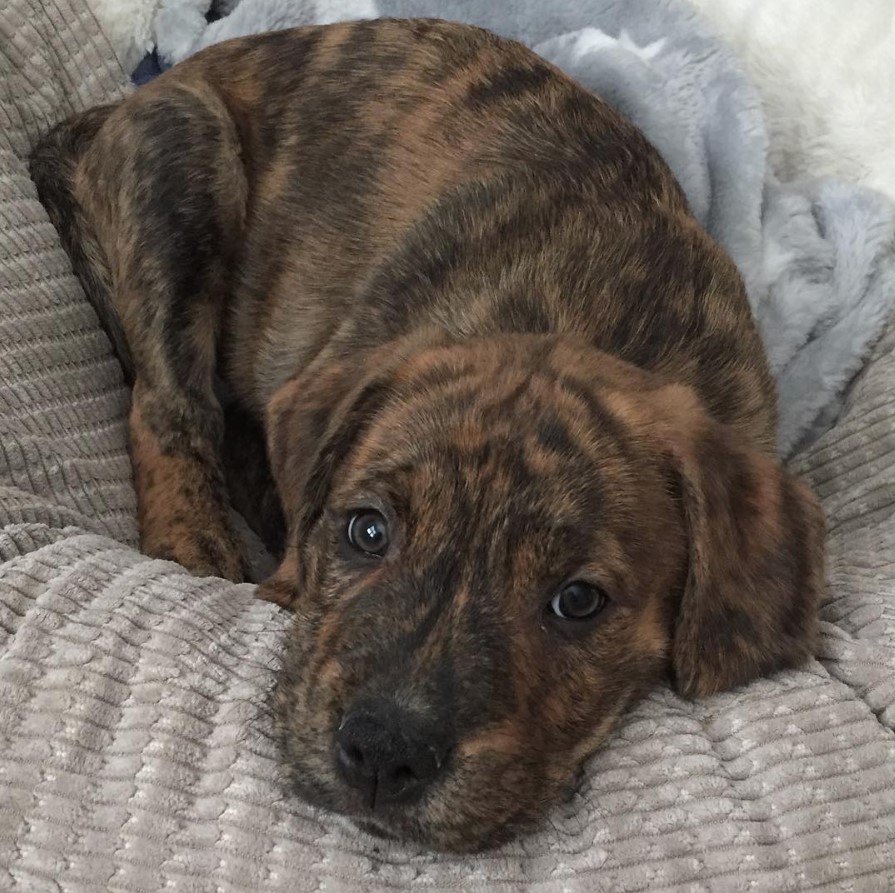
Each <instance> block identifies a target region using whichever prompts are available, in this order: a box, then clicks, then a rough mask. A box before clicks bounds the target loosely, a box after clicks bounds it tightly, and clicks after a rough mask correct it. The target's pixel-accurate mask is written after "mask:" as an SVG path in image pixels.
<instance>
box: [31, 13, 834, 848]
mask: <svg viewBox="0 0 895 893" xmlns="http://www.w3.org/2000/svg"><path fill="white" fill-rule="evenodd" d="M32 170H33V173H34V177H35V180H36V182H37V184H38V188H39V192H40V195H41V197H42V199H43V200H44V202H45V203H46V205H47V207H48V208H49V211H50V213H51V215H52V218H53V220H54V222H55V224H56V226H57V227H58V228H59V230H60V232H61V233H62V236H63V238H64V240H65V242H66V245H67V248H68V250H69V252H70V254H71V256H72V259H73V262H74V264H75V267H76V269H77V272H78V274H79V275H80V277H81V278H82V280H83V282H84V284H85V285H86V287H87V290H88V292H89V293H90V294H91V296H92V298H93V301H94V303H95V305H96V306H97V308H98V310H99V312H100V313H101V314H102V316H103V317H104V320H105V324H106V326H107V328H108V330H109V332H110V334H111V336H112V338H113V340H114V341H115V343H116V345H117V347H118V350H119V353H120V355H121V356H122V357H123V358H124V359H125V361H126V362H127V363H128V368H129V369H130V371H131V373H132V376H133V408H132V411H131V418H130V426H131V448H132V454H133V462H134V469H135V479H136V486H137V493H138V499H139V511H140V524H141V529H142V537H143V545H144V548H145V550H146V552H148V553H149V554H151V555H157V556H164V557H167V558H172V559H175V560H176V561H179V562H181V563H182V564H184V565H185V566H186V567H188V568H190V569H191V570H193V571H194V572H196V573H200V574H220V575H222V576H224V577H228V578H230V579H231V580H240V579H242V578H243V576H244V573H245V571H244V565H243V559H242V557H241V555H240V548H239V545H238V544H237V541H236V540H235V538H234V536H233V533H232V532H231V530H230V528H229V527H228V525H227V519H226V511H225V509H226V504H227V498H228V497H227V487H226V479H227V477H228V474H227V471H226V469H227V467H228V465H229V466H231V467H233V468H235V471H236V473H235V474H231V475H230V478H231V481H232V486H231V490H232V493H233V495H234V498H235V499H236V500H237V502H238V503H239V507H240V508H241V510H242V511H243V512H244V513H245V514H246V515H247V516H248V517H249V518H250V519H251V520H252V522H253V523H254V524H255V526H256V527H257V528H258V529H259V530H260V531H261V532H262V533H264V534H265V535H266V536H267V539H268V541H269V542H271V543H272V544H273V545H274V547H275V548H276V547H278V548H280V549H281V557H282V564H281V566H280V568H279V570H278V571H277V572H276V573H275V575H274V576H273V577H272V578H271V579H269V580H268V581H266V582H265V583H264V584H263V585H262V586H261V588H260V590H259V594H260V595H263V596H265V597H267V598H269V599H273V600H274V601H276V602H278V603H279V604H281V605H283V606H286V607H289V608H291V609H292V610H294V612H295V615H296V616H295V626H294V630H293V633H292V635H291V637H290V639H289V642H288V646H287V651H286V657H285V666H284V669H283V671H282V677H281V681H280V684H279V688H278V693H277V697H276V712H277V716H278V722H279V725H280V728H281V730H282V735H283V743H284V748H285V755H286V759H287V760H288V763H289V765H290V766H291V768H292V770H293V777H294V779H295V784H296V786H297V788H298V789H299V790H300V791H302V792H303V793H304V794H305V795H306V796H308V797H309V798H311V799H312V800H314V801H316V802H318V803H322V804H325V805H327V806H329V807H331V808H333V809H336V810H339V811H341V812H343V813H346V814H348V815H350V816H353V817H354V818H355V819H356V820H358V821H359V822H362V823H366V824H368V825H370V826H372V827H374V828H376V829H378V830H379V831H380V832H382V833H386V834H392V835H398V836H407V837H413V838H416V839H419V840H423V841H425V842H427V843H428V844H430V845H433V846H436V847H440V848H449V849H475V848H479V847H483V846H487V845H491V844H494V843H497V842H499V841H501V840H503V839H505V838H506V837H507V836H508V835H510V834H512V833H514V832H516V831H517V830H518V829H520V828H522V827H525V826H527V825H528V824H529V823H530V822H531V821H532V820H533V819H536V818H537V817H538V816H540V815H542V814H543V813H544V811H545V810H546V809H547V808H548V807H549V805H550V804H551V803H552V802H553V801H554V800H555V799H556V798H557V797H559V796H560V795H561V794H562V793H563V792H564V791H565V790H566V789H567V787H568V785H569V784H570V780H571V779H573V777H574V775H575V773H576V769H577V768H578V767H580V765H581V763H582V761H583V760H584V759H585V758H586V757H588V756H589V755H590V754H592V753H593V752H594V750H595V749H596V748H597V747H598V746H599V745H600V744H601V742H603V741H604V740H605V739H606V737H607V735H608V734H609V732H610V730H611V729H612V727H613V725H614V724H615V723H616V721H617V720H618V718H619V716H620V714H622V712H623V711H624V710H625V709H626V708H627V707H628V706H629V705H630V704H631V703H632V702H634V701H635V699H637V698H638V697H640V696H641V695H642V694H643V693H644V692H645V691H646V690H647V689H649V687H650V686H652V685H654V684H655V683H656V682H657V681H658V680H660V679H661V678H663V677H664V676H667V675H670V676H671V678H672V679H673V680H674V683H675V684H676V686H677V689H678V690H679V691H680V692H682V693H683V694H685V695H687V696H703V695H710V694H712V693H713V692H719V691H722V690H725V689H729V688H731V687H733V686H738V685H742V684H744V683H747V682H749V681H750V680H751V679H754V678H755V677H757V676H759V675H760V674H764V673H771V672H773V671H775V670H777V669H779V668H781V667H789V666H793V665H796V664H799V663H800V662H801V661H803V660H804V659H805V658H806V657H807V656H808V655H809V654H810V652H811V649H812V643H813V637H814V634H815V607H816V603H817V600H818V596H819V593H820V592H821V589H822V585H823V579H822V539H823V521H822V516H821V513H820V510H819V508H818V506H817V504H816V502H815V500H814V499H813V498H812V496H811V495H810V494H809V492H808V490H807V489H806V488H805V487H804V486H803V485H802V484H801V483H799V482H798V481H797V480H796V479H795V478H793V477H792V476H790V475H789V474H788V473H786V472H785V471H784V470H783V469H781V467H780V466H779V465H778V463H777V462H776V460H775V456H774V428H775V399H774V388H773V383H772V380H771V377H770V375H769V372H768V366H767V362H766V358H765V356H764V354H763V352H762V347H761V344H760V343H759V339H758V336H757V334H756V330H755V326H754V323H753V320H752V318H751V316H750V312H749V306H748V303H747V300H746V296H745V293H744V289H743V284H742V282H741V280H740V277H739V276H738V274H737V271H736V269H735V268H734V266H733V265H732V263H731V261H730V260H729V259H728V257H726V256H725V254H724V253H723V251H721V250H720V249H719V248H718V246H717V245H715V244H714V243H713V242H712V240H711V239H710V238H709V237H708V236H707V235H706V234H705V233H704V232H703V231H702V230H701V229H700V228H699V226H698V225H697V224H696V222H695V221H694V219H693V217H692V216H691V215H690V213H689V211H688V209H687V205H686V202H685V199H684V196H683V195H682V193H681V190H680V188H679V186H678V184H677V183H676V182H675V180H674V178H673V176H672V175H671V173H670V172H669V170H668V168H667V167H666V166H665V164H664V163H663V162H662V160H661V159H660V158H659V156H658V155H657V153H656V152H655V151H654V150H653V148H652V147H651V146H650V145H649V143H648V142H647V141H646V140H645V139H644V137H643V136H642V135H641V134H640V133H639V132H638V131H637V130H636V129H635V128H634V127H633V126H632V125H631V124H629V123H627V122H626V121H624V120H623V119H622V118H620V117H619V116H618V115H617V114H615V113H614V112H613V111H612V110H611V109H610V108H609V107H608V106H607V105H606V104H605V103H604V102H602V101H601V100H600V99H598V98H597V97H595V96H593V95H590V94H589V93H587V92H585V91H584V90H583V89H582V88H581V87H580V86H578V85H577V84H575V83H574V82H573V81H572V80H570V79H569V78H568V77H566V76H565V75H563V74H562V73H561V72H559V71H558V70H556V69H555V68H553V67H552V66H550V65H549V64H547V63H546V62H544V61H543V60H541V59H540V58H538V57H537V56H535V55H534V54H533V53H531V52H530V51H528V50H527V49H525V48H524V47H522V46H521V45H519V44H516V43H513V42H510V41H507V40H502V39H499V38H497V37H495V36H494V35H492V34H489V33H487V32H485V31H481V30H478V29H475V28H471V27H465V26H461V25H456V24H447V23H444V22H439V21H428V20H426V21H422V20H415V21H372V22H362V23H352V24H341V25H333V26H326V27H314V28H304V29H299V30H292V31H284V32H281V33H275V34H266V35H261V36H256V37H249V38H246V39H240V40H236V41H232V42H229V43H225V44H221V45H219V46H216V47H213V48H211V49H208V50H206V51H204V52H202V53H200V54H198V55H196V56H195V57H194V58H192V59H190V60H189V61H187V62H184V63H182V64H180V65H178V66H176V67H175V68H174V69H172V70H171V71H169V72H167V73H166V74H164V75H163V76H162V77H160V78H158V79H157V80H156V81H154V82H153V83H151V84H149V85H148V86H145V87H143V88H141V89H140V90H138V91H137V92H136V93H135V94H134V95H132V96H131V97H129V98H128V99H126V100H125V101H123V102H122V103H120V104H119V105H117V106H114V107H107V108H101V109H96V110H93V111H91V112H88V113H86V114H83V115H81V116H79V117H77V118H75V119H74V120H72V121H70V122H68V123H66V124H64V125H62V126H60V127H59V128H57V129H56V130H55V131H53V132H52V133H51V134H50V135H49V136H48V137H47V138H46V139H45V140H44V142H43V143H42V145H41V146H39V147H38V149H37V151H36V153H35V155H34V158H33V165H32ZM216 376H218V377H219V378H220V379H222V380H223V382H224V384H225V385H226V388H227V391H228V393H229V395H230V398H231V403H230V408H229V409H228V411H227V412H226V413H225V412H224V410H223V409H222V405H221V402H220V400H219V399H218V397H216V387H215V380H216ZM262 425H263V438H264V441H266V448H267V453H268V456H269V468H268V464H267V462H266V461H265V459H264V444H263V443H262V439H261V438H262V434H261V426H262ZM274 482H275V483H274ZM274 487H275V489H274ZM280 507H282V514H281V513H280Z"/></svg>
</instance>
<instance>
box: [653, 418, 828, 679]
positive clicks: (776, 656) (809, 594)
mask: <svg viewBox="0 0 895 893" xmlns="http://www.w3.org/2000/svg"><path fill="white" fill-rule="evenodd" d="M686 416H687V417H686V418H685V419H684V420H683V421H682V420H680V419H678V423H677V425H676V426H675V430H674V431H673V432H669V434H668V437H667V440H666V443H669V444H670V455H671V458H672V464H673V466H674V467H675V469H676V472H677V476H678V480H679V483H680V492H681V501H682V507H683V515H684V519H685V524H686V528H687V536H688V541H689V570H688V574H687V580H686V583H685V587H684V591H683V593H682V595H681V601H680V606H679V609H678V612H677V616H676V619H675V626H674V633H673V642H672V652H671V656H672V668H673V673H674V678H675V683H676V687H677V689H678V690H679V691H680V692H681V693H682V694H684V695H686V696H705V695H710V694H713V693H716V692H720V691H725V690H727V689H730V688H734V687H736V686H738V685H743V684H745V683H747V682H749V681H751V680H753V679H755V678H757V677H759V676H762V675H765V674H768V673H772V672H774V671H776V670H779V669H782V668H784V667H790V666H796V665H798V664H800V663H802V662H803V661H804V660H805V659H806V658H808V657H809V656H810V654H811V653H812V649H813V646H814V640H815V636H816V627H817V620H816V611H817V607H818V602H819V600H820V597H821V593H822V590H823V586H824V563H823V540H824V520H823V514H822V512H821V509H820V506H819V505H818V503H817V501H816V500H815V498H814V496H813V495H812V494H811V492H810V491H809V490H808V488H807V487H806V486H805V485H804V484H803V483H802V482H801V481H799V480H798V479H797V478H796V477H794V476H793V475H791V474H789V473H788V472H787V471H785V470H784V469H783V468H782V467H781V466H780V464H779V463H778V462H777V461H776V460H775V459H774V458H772V457H770V456H768V455H765V454H764V453H761V452H759V451H758V450H757V449H754V448H751V447H746V446H744V445H742V443H741V442H740V438H738V437H737V436H736V434H735V432H734V431H733V430H732V429H731V428H729V427H727V426H725V425H722V424H719V423H717V422H715V421H713V420H712V419H711V418H710V417H709V416H708V415H707V414H706V413H704V412H698V413H693V412H689V413H687V414H686Z"/></svg>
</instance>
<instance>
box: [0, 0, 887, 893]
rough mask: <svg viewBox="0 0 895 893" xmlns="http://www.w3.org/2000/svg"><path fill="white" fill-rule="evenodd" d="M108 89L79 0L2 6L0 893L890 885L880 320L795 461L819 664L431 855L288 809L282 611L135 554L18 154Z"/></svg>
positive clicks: (118, 440)
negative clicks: (822, 560) (495, 830)
mask: <svg viewBox="0 0 895 893" xmlns="http://www.w3.org/2000/svg"><path fill="white" fill-rule="evenodd" d="M125 82H126V78H125V76H124V74H123V72H121V71H119V70H117V66H116V64H115V62H114V56H113V54H112V52H111V50H110V49H109V48H108V46H107V45H106V42H105V41H104V39H103V38H102V36H101V35H100V33H99V31H98V29H97V27H96V25H95V22H94V21H93V19H92V17H91V16H90V14H89V12H88V11H87V7H86V6H85V5H83V3H82V2H80V0H59V2H50V0H45V2H41V0H5V3H4V5H3V7H2V9H0V889H3V890H22V891H25V890H27V891H40V890H48V891H49V890H59V889H62V890H71V891H106V890H133V891H146V890H160V889H172V890H184V891H192V890H201V891H205V890H209V891H211V890H245V891H256V890H289V891H296V890H309V891H312V890H313V891H330V893H332V891H356V890H359V889H370V890H381V889H395V888H397V889H404V888H407V887H410V886H411V884H413V885H414V886H419V887H420V888H427V889H433V890H445V889H458V890H471V889H495V888H496V889H503V890H517V889H519V890H521V889H532V890H557V891H563V890H570V891H579V890H580V891H594V890H611V891H628V890H630V891H634V890H640V891H650V893H655V891H659V890H665V889H687V890H709V889H710V890H713V891H715V890H767V891H775V893H776V891H784V890H804V889H829V890H840V889H850V890H874V891H878V890H885V889H893V888H895V734H893V733H895V517H893V509H895V357H893V348H895V333H893V332H892V331H890V333H889V334H888V335H887V336H886V337H885V339H884V341H883V342H882V343H881V344H880V345H878V347H877V349H876V352H875V356H874V359H873V361H872V363H871V364H870V366H869V367H868V369H867V371H866V372H865V373H864V375H863V376H862V378H861V380H860V381H859V382H858V384H857V386H856V387H855V389H854V392H853V394H852V398H851V405H850V407H849V409H848V411H847V413H846V415H845V417H844V419H843V420H842V421H841V423H840V424H839V425H838V427H837V428H836V429H835V430H834V431H832V432H830V433H829V434H828V435H827V436H825V437H824V438H823V440H822V441H821V442H820V443H818V444H817V445H816V446H815V447H814V448H813V449H812V451H811V453H810V454H809V455H806V456H803V457H801V458H800V460H799V464H800V467H801V469H802V470H803V471H804V472H805V473H806V474H807V475H808V477H809V479H810V480H811V481H812V483H813V485H814V486H815V488H816V490H817V492H818V493H819V494H820V495H821V496H822V497H823V500H824V504H825V507H826V509H827V512H828V515H829V524H830V536H829V548H830V595H829V600H828V602H827V604H826V605H825V606H824V608H823V639H822V643H821V649H820V654H819V655H818V660H817V661H816V662H814V663H813V664H811V665H810V666H808V667H807V668H806V669H804V670H802V671H799V672H792V673H786V674H783V675H781V676H778V677H777V678H774V679H770V680H764V681H761V682H758V683H756V684H755V685H752V686H750V687H749V688H747V689H746V690H743V691H740V692H736V693H732V694H728V695H724V696H721V697H717V698H714V699H711V700H707V701H701V702H698V703H687V702H684V701H682V700H680V699H679V698H677V697H676V696H674V695H673V694H672V693H671V692H670V691H669V690H667V689H660V690H658V691H656V692H655V693H654V694H653V696H652V697H650V698H649V699H648V700H647V701H646V702H644V703H643V704H642V705H640V706H639V707H638V708H636V709H635V710H634V711H633V712H632V713H631V714H630V715H629V716H628V718H627V719H626V721H625V722H624V724H623V726H622V727H621V729H620V730H619V731H618V733H617V734H616V735H615V736H614V738H613V739H612V741H611V742H610V744H609V745H608V746H607V747H606V748H605V749H604V750H603V751H602V752H601V753H600V754H599V755H598V756H597V757H596V758H595V759H594V760H593V761H592V762H591V764H590V766H589V770H588V773H587V779H586V781H585V782H584V785H583V786H582V788H581V790H580V792H579V793H578V795H577V796H576V797H575V798H574V799H573V801H572V802H570V803H568V804H565V805H563V806H562V807H560V808H558V809H557V810H555V811H554V813H553V815H552V816H551V820H550V821H549V822H548V823H547V824H546V826H545V827H544V828H542V829H541V830H540V831H539V832H538V833H536V834H534V835H532V836H529V837H527V838H525V839H523V840H521V841H519V842H517V843H515V844H512V845H510V846H508V847H506V848H505V849H503V850H500V851H498V852H494V853H489V854H486V855H484V856H480V857H476V858H468V857H467V858H450V857H444V856H437V855H432V854H428V853H426V852H423V851H421V850H417V849H415V848H413V847H407V846H402V845H398V844H386V843H383V842H381V841H375V840H373V839H371V838H369V837H367V836H365V835H364V834H363V833H361V832H359V831H357V830H356V829H354V827H353V826H351V825H350V824H349V823H347V822H345V821H343V820H341V819H339V818H337V817H333V816H329V815H326V814H323V813H319V812H317V811H315V810H313V809H311V808H310V807H307V806H305V805H304V804H302V803H301V802H299V801H297V800H295V799H293V798H291V797H290V796H289V794H288V792H287V790H286V789H285V787H284V786H283V784H282V781H281V777H280V771H279V769H278V763H277V752H276V748H275V746H274V744H273V742H272V740H271V736H270V723H269V716H268V712H267V707H266V702H267V696H268V694H269V692H270V689H271V686H272V684H273V682H274V679H275V674H276V668H277V665H278V661H279V654H280V647H281V644H282V641H283V639H284V636H285V635H287V634H288V627H289V618H288V617H287V616H285V615H284V614H282V613H280V612H279V611H278V610H277V609H276V608H274V607H272V606H270V605H267V604H262V603H259V602H256V601H254V600H253V598H252V595H253V587H251V586H249V585H243V586H234V585H232V584H229V583H225V582H222V581H220V580H213V579H206V580H200V579H195V578H192V577H190V576H189V575H187V574H186V573H185V572H184V571H182V570H181V569H179V568H178V567H176V566H175V565H172V564H169V563H165V562H159V561H152V560H149V559H147V558H145V557H143V556H141V555H140V554H139V553H138V552H137V551H136V550H135V548H134V547H135V545H136V541H137V532H136V523H135V504H134V494H133V489H132V485H131V481H130V466H129V463H128V458H127V450H126V414H127V392H126V390H125V388H124V387H123V385H122V379H121V375H120V372H119V369H118V367H117V365H116V362H115V360H114V358H113V357H112V355H111V352H110V349H109V346H108V344H107V342H106V340H105V338H104V336H103V335H102V333H101V332H100V330H99V328H98V324H97V321H96V318H95V316H94V314H93V312H92V311H91V309H90V308H89V306H88V305H87V303H86V302H85V300H84V298H83V295H82V293H81V291H80V289H79V287H78V284H77V282H76V281H75V280H74V278H73V277H72V275H71V272H70V269H69V266H68V263H67V260H66V258H65V255H64V254H63V252H62V250H61V249H60V247H59V244H58V241H57V239H56V236H55V233H54V231H53V229H52V227H51V226H50V224H49V223H48V221H47V218H46V215H45V214H44V212H43V210H42V208H41V207H40V205H39V204H38V203H37V201H36V198H35V193H34V189H33V187H32V185H31V183H30V181H29V179H28V175H27V169H26V164H25V161H24V158H25V156H26V155H27V152H28V149H29V147H30V145H31V144H32V142H33V140H34V139H35V138H36V137H37V135H38V134H39V133H40V132H41V131H42V130H44V129H45V128H46V127H48V126H49V125H50V124H52V123H54V122H55V121H56V120H58V119H59V118H61V117H63V116H64V115H66V114H67V113H69V112H71V111H73V110H75V109H78V108H82V107H84V106H87V105H90V104H93V103H97V102H100V101H107V100H108V99H109V98H110V97H114V96H116V95H119V94H120V92H121V91H122V90H124V89H125V87H124V86H123V85H124V84H125Z"/></svg>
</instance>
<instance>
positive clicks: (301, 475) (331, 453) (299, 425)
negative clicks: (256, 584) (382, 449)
mask: <svg viewBox="0 0 895 893" xmlns="http://www.w3.org/2000/svg"><path fill="white" fill-rule="evenodd" d="M446 337H447V336H446V335H444V334H443V333H431V332H418V333H415V334H414V335H410V336H406V337H403V338H400V339H397V340H395V341H391V342H388V343H386V344H385V345H383V346H381V347H377V348H375V349H370V350H360V351H357V352H355V353H353V354H351V355H347V354H345V353H343V354H341V355H340V356H339V357H338V358H337V359H330V358H327V357H325V356H322V357H320V358H319V359H318V360H317V361H316V362H314V363H312V364H311V365H310V366H308V367H307V368H306V369H305V370H303V371H302V372H300V373H299V374H298V375H296V376H294V377H293V378H291V379H289V380H288V381H287V382H286V383H285V384H283V385H282V386H281V387H280V388H279V390H278V391H277V392H276V393H275V394H274V396H273V398H272V399H271V401H270V403H269V404H268V407H267V419H266V439H267V445H268V454H269V458H270V465H271V470H272V472H273V476H274V480H275V481H276V485H277V491H278V492H279V494H280V499H281V502H282V504H283V507H284V510H285V512H286V522H287V525H288V527H289V529H290V532H291V533H292V534H297V535H298V537H299V538H300V539H303V537H304V535H305V534H307V532H308V531H309V530H310V529H311V528H312V527H313V525H314V522H315V521H316V520H317V518H318V517H319V515H320V513H321V512H322V511H323V508H324V505H325V503H326V499H327V496H328V494H329V490H330V486H331V484H332V479H333V475H334V473H335V471H336V470H337V469H338V467H339V466H340V465H341V463H342V462H343V461H344V460H345V458H346V456H347V455H348V453H349V452H350V450H351V448H352V446H353V444H354V443H355V442H356V440H357V438H358V436H359V435H360V434H362V432H363V431H364V430H365V429H366V428H367V426H368V425H369V424H370V422H371V420H372V419H373V417H374V416H375V415H376V413H377V412H378V410H379V409H380V408H381V407H382V405H383V404H384V403H385V401H386V399H387V398H388V396H389V394H390V393H391V391H392V389H393V387H394V385H395V373H396V370H397V369H398V368H399V367H400V366H401V365H402V364H404V363H405V362H406V360H407V359H408V358H409V357H410V356H411V355H412V354H413V353H414V352H416V351H419V350H422V349H424V348H426V347H433V346H436V345H437V344H439V343H444V341H445V340H446Z"/></svg>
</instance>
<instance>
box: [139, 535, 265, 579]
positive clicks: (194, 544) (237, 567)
mask: <svg viewBox="0 0 895 893" xmlns="http://www.w3.org/2000/svg"><path fill="white" fill-rule="evenodd" d="M197 523H199V522H197ZM143 551H144V552H145V553H146V554H147V555H151V556H152V557H153V558H164V559H165V560H166V561H175V562H177V564H180V565H182V566H183V567H185V568H186V569H187V570H188V571H189V572H190V573H191V574H193V575H195V576H197V577H223V578H224V579H225V580H230V581H231V582H232V583H243V582H245V580H246V579H247V577H248V566H247V564H246V561H245V558H244V556H243V554H242V548H241V547H240V545H239V543H238V542H237V540H236V538H235V537H234V535H233V533H232V532H231V531H230V530H229V528H228V527H226V526H222V525H208V524H207V523H206V524H205V525H204V526H203V527H202V528H201V529H198V530H185V529H183V528H180V529H177V528H176V527H175V528H173V529H171V530H169V531H167V532H166V533H165V534H161V535H156V536H154V537H152V538H151V539H150V538H147V537H146V536H144V538H143Z"/></svg>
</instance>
